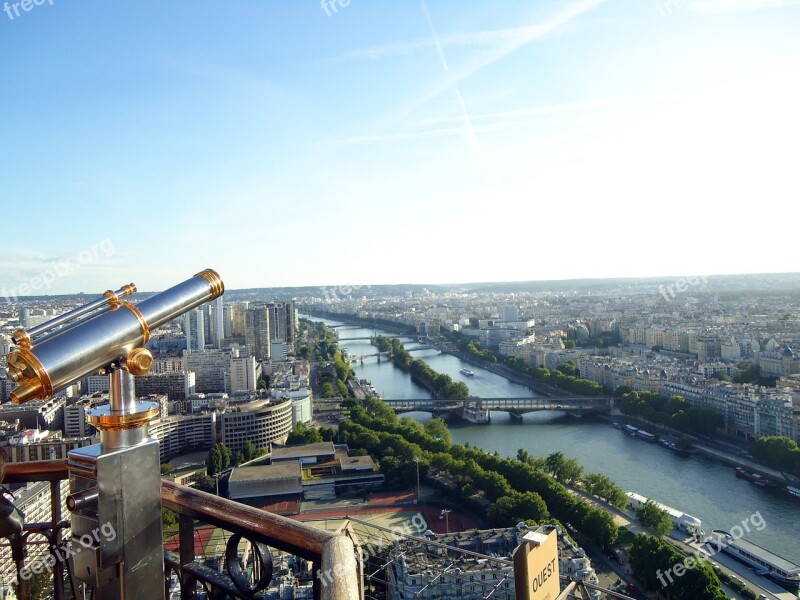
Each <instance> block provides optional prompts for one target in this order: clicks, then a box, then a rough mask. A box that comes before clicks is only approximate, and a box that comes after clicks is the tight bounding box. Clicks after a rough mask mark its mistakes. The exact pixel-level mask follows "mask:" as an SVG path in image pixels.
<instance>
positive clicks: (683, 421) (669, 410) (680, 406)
mask: <svg viewBox="0 0 800 600" xmlns="http://www.w3.org/2000/svg"><path fill="white" fill-rule="evenodd" d="M620 410H621V411H622V413H623V414H626V415H630V416H634V417H641V418H642V419H645V420H647V421H650V422H652V423H657V424H659V425H666V426H669V427H673V428H675V429H679V430H681V431H693V432H695V433H699V434H702V435H711V434H712V433H714V431H716V430H717V429H719V428H720V427H722V426H723V425H724V420H723V418H722V415H721V414H719V413H718V412H717V411H715V410H712V409H710V408H695V407H692V406H689V403H688V402H687V401H686V398H684V397H683V396H672V397H671V398H666V397H664V396H660V395H659V394H655V393H653V392H628V393H626V394H624V395H623V396H622V404H621V406H620Z"/></svg>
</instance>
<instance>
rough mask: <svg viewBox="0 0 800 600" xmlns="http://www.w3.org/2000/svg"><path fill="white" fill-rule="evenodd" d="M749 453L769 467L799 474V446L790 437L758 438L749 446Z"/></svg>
mask: <svg viewBox="0 0 800 600" xmlns="http://www.w3.org/2000/svg"><path fill="white" fill-rule="evenodd" d="M750 454H752V455H753V456H754V457H755V458H757V459H758V460H760V461H763V462H764V463H765V464H767V465H769V466H770V467H774V468H775V469H779V470H781V471H786V472H788V473H791V474H793V475H797V476H800V447H798V445H797V442H795V441H794V440H793V439H791V438H788V437H781V436H771V437H763V438H760V439H758V440H756V441H755V442H753V444H752V445H751V446H750Z"/></svg>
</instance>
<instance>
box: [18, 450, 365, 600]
mask: <svg viewBox="0 0 800 600" xmlns="http://www.w3.org/2000/svg"><path fill="white" fill-rule="evenodd" d="M68 477H69V472H68V470H67V461H66V460H50V461H32V462H21V463H9V464H7V465H6V472H5V479H4V481H5V482H6V483H27V482H31V481H59V480H62V479H67V478H68ZM161 501H162V505H163V506H164V508H168V509H171V510H174V511H175V512H177V513H179V514H182V515H185V516H188V517H190V518H192V519H198V520H200V521H203V522H204V523H208V524H210V525H215V526H217V527H221V528H223V529H226V530H228V531H232V532H234V533H239V534H241V535H242V536H243V537H245V538H247V539H249V540H251V541H253V542H262V543H264V544H267V545H268V546H271V547H273V548H276V549H279V550H282V551H284V552H288V553H290V554H295V555H297V556H300V557H302V558H305V559H307V560H310V561H313V562H314V563H315V565H317V568H319V569H321V571H322V573H325V574H326V575H325V577H324V578H321V579H320V581H318V582H317V583H316V585H315V588H319V589H318V593H319V596H318V597H319V598H321V599H322V600H358V599H359V598H360V596H361V594H360V586H359V581H358V569H357V566H356V559H355V551H354V550H355V549H354V547H353V542H352V541H351V540H350V539H348V538H347V537H345V536H343V535H341V534H338V533H333V532H330V531H325V530H323V529H317V528H316V527H311V526H310V525H306V524H305V523H301V522H299V521H295V520H293V519H289V518H286V517H282V516H280V515H276V514H273V513H269V512H266V511H264V510H260V509H258V508H255V507H252V506H248V505H246V504H239V503H238V502H233V501H231V500H228V499H227V498H220V497H218V496H215V495H213V494H208V493H206V492H201V491H200V490H196V489H194V488H190V487H186V486H183V485H178V484H177V483H174V482H172V481H166V480H162V482H161Z"/></svg>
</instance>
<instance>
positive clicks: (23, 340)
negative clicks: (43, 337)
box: [13, 329, 31, 348]
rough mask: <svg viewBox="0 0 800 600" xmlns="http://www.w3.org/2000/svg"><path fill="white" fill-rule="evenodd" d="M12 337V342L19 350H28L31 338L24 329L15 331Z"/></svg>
mask: <svg viewBox="0 0 800 600" xmlns="http://www.w3.org/2000/svg"><path fill="white" fill-rule="evenodd" d="M13 337H14V342H15V343H16V345H17V346H19V347H20V348H30V347H31V336H30V334H29V333H28V332H27V331H25V330H24V329H17V330H16V331H15V332H14V334H13Z"/></svg>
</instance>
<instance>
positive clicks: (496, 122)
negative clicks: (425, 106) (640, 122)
mask: <svg viewBox="0 0 800 600" xmlns="http://www.w3.org/2000/svg"><path fill="white" fill-rule="evenodd" d="M680 98H681V96H680V95H678V94H675V95H663V96H637V97H631V98H609V99H602V100H587V101H583V102H566V103H564V104H552V105H547V106H536V107H531V108H522V109H517V110H508V111H502V112H492V113H478V114H474V113H473V114H469V115H468V119H469V122H470V124H469V130H470V132H471V133H472V135H476V134H478V133H491V132H496V131H505V130H509V129H513V130H519V129H522V128H526V127H535V126H539V125H541V124H542V119H541V117H547V116H550V115H559V114H570V113H579V112H586V113H592V112H600V111H606V110H614V109H625V110H627V109H631V108H636V107H646V106H649V105H653V104H657V103H664V102H666V101H668V100H673V101H674V100H678V99H680ZM463 122H464V116H452V117H437V118H434V119H424V120H420V121H418V122H417V125H418V127H419V129H417V130H416V131H410V132H402V133H385V134H374V135H362V136H353V137H349V138H341V139H337V140H329V141H326V142H324V143H323V145H327V144H331V145H350V144H372V143H390V142H407V141H414V140H425V139H428V140H430V139H439V138H447V137H455V136H463V135H465V133H466V131H465V127H464V126H459V123H463ZM448 124H450V125H451V126H450V127H447V126H446V125H448ZM441 125H445V126H444V127H442V126H441Z"/></svg>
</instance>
